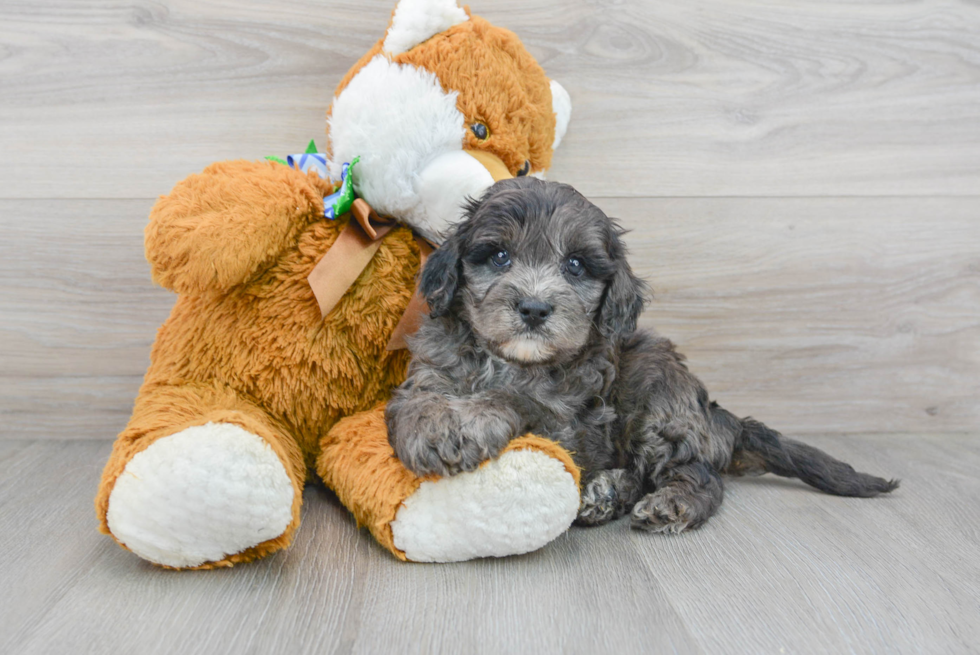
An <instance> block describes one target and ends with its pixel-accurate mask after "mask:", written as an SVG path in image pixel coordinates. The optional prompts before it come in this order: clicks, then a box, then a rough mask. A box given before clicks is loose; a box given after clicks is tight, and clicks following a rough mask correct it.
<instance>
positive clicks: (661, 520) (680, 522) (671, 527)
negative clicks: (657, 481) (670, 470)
mask: <svg viewBox="0 0 980 655" xmlns="http://www.w3.org/2000/svg"><path fill="white" fill-rule="evenodd" d="M693 519H694V517H693V512H692V511H691V507H690V506H689V505H688V504H687V503H686V502H685V501H684V499H683V497H681V496H679V495H678V494H675V493H672V492H671V490H670V489H666V488H665V489H660V490H659V491H656V492H654V493H652V494H647V495H646V496H644V497H643V498H641V499H640V502H638V503H637V504H636V505H635V506H634V507H633V512H632V514H631V515H630V527H632V528H637V529H639V530H647V531H649V532H670V533H675V534H676V533H678V532H683V531H684V530H687V529H688V528H696V527H698V526H699V525H700V523H701V522H698V523H694V521H693Z"/></svg>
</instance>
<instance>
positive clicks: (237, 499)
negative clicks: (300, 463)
mask: <svg viewBox="0 0 980 655" xmlns="http://www.w3.org/2000/svg"><path fill="white" fill-rule="evenodd" d="M293 495H294V491H293V485H292V483H291V482H290V480H289V476H288V475H287V474H286V469H285V468H284V467H283V465H282V462H281V461H280V460H279V457H278V455H276V453H275V452H273V450H272V448H271V447H270V446H269V444H268V443H267V442H266V441H265V440H263V439H262V438H261V437H259V436H257V435H254V434H252V433H251V432H248V431H246V430H244V429H242V428H240V427H238V426H237V425H231V424H228V423H208V424H206V425H199V426H195V427H190V428H187V429H186V430H182V431H181V432H178V433H176V434H172V435H170V436H168V437H164V438H163V439H159V440H158V441H155V442H153V443H152V444H151V445H150V446H149V447H148V448H147V449H146V450H144V451H142V452H140V453H137V454H136V455H135V456H134V457H133V458H132V459H131V460H130V461H129V463H128V464H127V465H126V469H125V470H124V471H123V473H122V474H121V475H120V476H119V478H118V479H117V480H116V484H115V487H114V488H113V490H112V494H111V495H110V496H109V510H108V513H107V516H106V519H107V521H108V524H109V530H110V531H111V532H112V534H113V536H115V537H116V539H118V540H119V541H121V542H122V543H124V544H125V545H126V547H127V548H129V549H130V550H131V551H133V552H134V553H136V554H137V555H139V556H140V557H142V558H144V559H147V560H149V561H151V562H154V563H156V564H163V565H166V566H173V567H178V568H186V567H193V566H199V565H201V564H204V563H206V562H216V561H219V560H222V559H224V558H225V557H227V556H228V555H233V554H235V553H240V552H242V551H243V550H245V549H247V548H250V547H252V546H255V545H257V544H260V543H262V542H263V541H267V540H269V539H273V538H275V537H278V536H279V535H280V534H282V533H283V532H284V531H285V530H286V528H287V527H288V526H289V523H290V521H291V520H292V505H293Z"/></svg>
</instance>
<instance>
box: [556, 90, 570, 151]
mask: <svg viewBox="0 0 980 655" xmlns="http://www.w3.org/2000/svg"><path fill="white" fill-rule="evenodd" d="M551 108H552V111H554V112H555V142H554V143H552V144H551V149H552V150H557V149H558V144H560V143H561V140H562V138H564V136H565V131H566V130H567V129H568V120H569V119H570V118H571V117H572V98H571V97H570V96H569V95H568V91H566V90H565V87H563V86H562V85H561V84H559V83H558V82H556V81H554V80H551Z"/></svg>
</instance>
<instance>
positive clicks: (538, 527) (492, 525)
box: [391, 450, 579, 562]
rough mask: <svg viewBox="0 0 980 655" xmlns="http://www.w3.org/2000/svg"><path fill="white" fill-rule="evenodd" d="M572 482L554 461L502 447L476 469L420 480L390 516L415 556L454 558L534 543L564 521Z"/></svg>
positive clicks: (573, 501) (398, 542)
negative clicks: (440, 477) (435, 479)
mask: <svg viewBox="0 0 980 655" xmlns="http://www.w3.org/2000/svg"><path fill="white" fill-rule="evenodd" d="M578 507H579V490H578V486H577V485H576V484H575V480H574V479H573V478H572V476H571V474H570V473H569V472H568V471H567V470H566V469H565V467H564V466H563V465H562V463H561V462H559V461H558V460H556V459H554V458H552V457H549V456H548V455H545V454H544V453H542V452H540V451H535V450H517V451H510V452H507V453H505V454H504V455H502V456H501V457H500V458H498V459H497V460H494V461H491V462H489V463H487V464H484V465H483V466H482V467H480V468H479V469H477V470H476V471H472V472H470V473H461V474H459V475H456V476H454V477H451V478H442V479H440V480H439V481H438V482H423V483H422V484H421V485H420V486H419V488H418V490H416V492H415V493H414V494H412V495H411V496H410V497H409V498H408V499H407V500H406V501H405V502H404V503H403V505H402V507H401V509H399V510H398V514H397V516H396V517H395V520H394V521H392V523H391V531H392V535H393V537H394V542H395V546H396V547H397V548H399V549H400V550H402V551H404V552H405V555H406V556H407V557H408V559H410V560H412V561H415V562H460V561H464V560H468V559H473V558H476V557H503V556H506V555H516V554H520V553H527V552H530V551H532V550H537V549H538V548H541V547H542V546H544V545H545V544H547V543H548V542H550V541H551V540H552V539H554V538H555V537H557V536H558V535H560V534H561V533H562V532H564V531H565V530H567V529H568V526H570V525H571V524H572V521H573V520H574V519H575V515H576V513H577V512H578Z"/></svg>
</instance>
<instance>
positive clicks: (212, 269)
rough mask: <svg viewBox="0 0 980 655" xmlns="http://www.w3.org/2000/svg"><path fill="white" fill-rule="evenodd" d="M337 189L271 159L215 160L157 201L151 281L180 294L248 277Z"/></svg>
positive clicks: (148, 237)
mask: <svg viewBox="0 0 980 655" xmlns="http://www.w3.org/2000/svg"><path fill="white" fill-rule="evenodd" d="M331 190H332V187H331V186H330V183H329V182H328V181H326V180H321V179H320V178H318V177H316V176H315V175H312V174H311V175H309V176H307V175H305V174H303V173H300V172H299V171H296V170H294V169H292V168H289V167H287V166H283V165H282V164H277V163H273V162H250V161H241V160H239V161H229V162H221V163H218V164H212V165H211V166H209V167H207V168H206V169H204V171H203V172H202V173H200V174H198V175H191V176H190V177H188V178H186V179H185V180H183V181H182V182H180V183H178V184H177V186H175V187H174V189H173V191H171V192H170V195H168V196H163V197H161V198H160V200H158V201H157V203H156V205H155V206H154V207H153V210H152V211H151V212H150V223H149V225H147V227H146V232H145V242H146V258H147V260H148V261H149V262H150V267H151V270H152V274H153V279H154V280H155V281H156V282H157V283H158V284H160V285H162V286H164V287H166V288H168V289H172V290H173V291H176V292H178V293H201V292H204V291H208V290H218V291H220V290H227V289H229V288H231V287H233V286H235V285H237V284H241V283H243V282H245V281H247V280H249V279H250V278H251V277H252V276H253V275H255V274H256V273H257V272H259V271H260V270H262V268H263V267H264V266H266V265H268V264H269V263H271V262H272V261H273V260H274V258H275V257H276V256H277V255H278V254H279V253H280V252H281V251H282V250H283V249H284V248H285V247H286V246H287V245H289V243H290V242H291V241H293V240H295V238H296V235H297V234H298V233H299V231H300V230H301V229H302V228H303V227H305V226H306V225H307V224H309V223H310V222H312V221H313V220H316V219H317V218H319V217H321V216H322V215H323V196H324V195H326V194H328V193H330V191H331Z"/></svg>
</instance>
